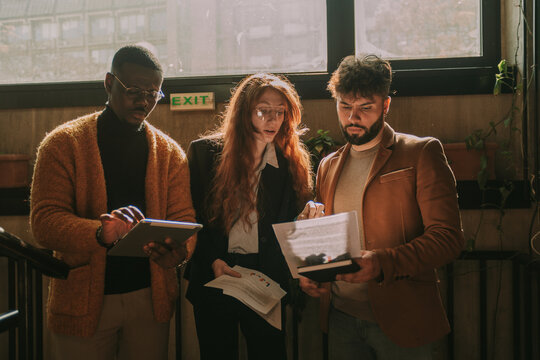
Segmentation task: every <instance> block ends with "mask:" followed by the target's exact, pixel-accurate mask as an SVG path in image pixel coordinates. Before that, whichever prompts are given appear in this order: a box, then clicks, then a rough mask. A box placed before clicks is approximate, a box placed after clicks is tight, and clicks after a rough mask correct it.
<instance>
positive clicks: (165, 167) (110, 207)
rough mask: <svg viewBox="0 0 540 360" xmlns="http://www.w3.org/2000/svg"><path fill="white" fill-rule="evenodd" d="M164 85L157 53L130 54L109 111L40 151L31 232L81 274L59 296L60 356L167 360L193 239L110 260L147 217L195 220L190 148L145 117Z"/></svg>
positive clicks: (54, 297)
mask: <svg viewBox="0 0 540 360" xmlns="http://www.w3.org/2000/svg"><path fill="white" fill-rule="evenodd" d="M162 81H163V75H162V69H161V66H160V64H159V62H158V60H157V59H156V57H155V56H154V55H153V54H152V53H151V52H149V51H148V50H147V49H145V48H143V47H139V46H126V47H123V48H121V49H120V50H118V52H117V53H116V54H115V56H114V58H113V62H112V68H111V72H110V73H107V76H106V78H105V89H106V91H107V94H108V102H107V106H106V108H105V110H103V111H101V112H97V113H94V114H89V115H86V116H83V117H80V118H78V119H75V120H73V121H70V122H67V123H65V124H63V125H60V126H59V127H57V128H56V129H54V130H53V131H52V132H51V133H50V134H48V135H47V136H46V137H45V139H44V140H43V141H42V143H41V145H40V146H39V149H38V153H37V161H36V166H35V170H34V177H33V181H32V191H31V214H30V217H31V226H32V231H33V233H34V236H35V238H36V240H37V242H39V243H40V244H41V245H43V246H44V247H46V248H48V249H51V250H53V251H54V254H55V256H56V257H58V258H60V259H62V260H63V261H65V262H66V263H67V264H68V265H70V266H71V271H70V273H69V276H68V278H67V279H66V280H59V279H51V283H50V288H49V299H48V306H47V318H48V326H49V328H50V330H51V332H52V344H53V351H54V358H55V359H74V358H77V359H78V360H81V359H89V360H90V359H92V360H93V359H95V360H98V359H99V360H103V359H110V360H113V359H163V360H166V359H167V351H168V339H169V335H168V334H169V321H170V319H171V316H172V314H173V312H174V305H175V301H176V299H177V296H178V286H177V278H176V271H175V266H176V265H178V264H180V263H182V262H183V260H185V259H187V258H189V256H190V255H191V253H192V250H193V248H194V241H195V240H194V239H190V240H189V241H188V243H187V245H186V246H185V248H182V247H177V248H175V247H173V246H172V242H171V241H170V239H166V240H165V241H166V244H168V245H164V246H163V245H159V244H158V243H150V244H149V245H147V246H146V247H145V251H146V252H147V253H148V254H149V257H147V258H136V257H116V256H108V255H107V250H108V249H109V248H110V247H111V246H112V244H113V243H114V242H115V241H116V240H118V239H119V238H120V237H122V236H123V235H124V234H125V233H126V232H127V231H128V230H129V229H130V228H131V227H132V226H133V225H134V224H135V223H136V222H137V221H139V220H140V219H141V218H143V217H144V216H145V215H146V216H147V217H150V218H157V219H167V220H182V221H194V220H195V212H194V210H193V207H192V203H191V196H190V191H189V189H190V185H189V169H188V164H187V159H186V156H185V154H184V151H183V150H182V149H181V148H180V146H179V145H178V144H177V143H176V142H175V141H174V140H173V139H171V138H170V137H168V136H167V135H165V134H164V133H162V132H161V131H159V130H158V129H156V128H155V127H153V126H152V125H150V124H149V123H148V122H147V121H146V120H145V119H146V117H147V116H148V115H149V114H150V113H151V112H152V110H153V109H154V107H155V106H156V103H157V101H159V99H161V98H162V97H163V93H162V92H161V84H162ZM143 214H144V215H143Z"/></svg>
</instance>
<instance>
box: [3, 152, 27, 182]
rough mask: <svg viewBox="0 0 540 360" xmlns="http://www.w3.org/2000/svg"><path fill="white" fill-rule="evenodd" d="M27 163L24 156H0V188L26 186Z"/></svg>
mask: <svg viewBox="0 0 540 360" xmlns="http://www.w3.org/2000/svg"><path fill="white" fill-rule="evenodd" d="M29 161H30V156H29V155H25V154H0V188H18V187H25V186H28V184H29V176H28V173H29V166H28V163H29Z"/></svg>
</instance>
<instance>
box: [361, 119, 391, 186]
mask: <svg viewBox="0 0 540 360" xmlns="http://www.w3.org/2000/svg"><path fill="white" fill-rule="evenodd" d="M394 134H395V133H394V130H393V129H392V128H391V127H390V125H388V124H387V123H385V124H384V130H383V137H382V140H381V144H380V146H379V151H378V152H377V156H376V157H375V161H373V165H372V166H371V171H370V172H369V176H368V179H367V182H366V186H367V185H368V184H369V183H371V181H373V179H374V178H375V177H376V176H377V174H378V173H379V172H380V171H381V169H382V168H383V166H384V164H386V162H387V161H388V159H389V158H390V155H392V150H391V146H392V145H394Z"/></svg>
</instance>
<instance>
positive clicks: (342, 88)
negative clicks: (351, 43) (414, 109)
mask: <svg viewBox="0 0 540 360" xmlns="http://www.w3.org/2000/svg"><path fill="white" fill-rule="evenodd" d="M391 83H392V67H391V66H390V63H389V62H388V61H386V60H383V59H381V58H380V57H378V56H377V55H365V56H358V57H356V56H354V55H350V56H347V57H346V58H345V59H343V60H342V61H341V63H340V64H339V66H338V68H337V70H336V71H334V73H333V74H332V77H331V78H330V81H329V82H328V87H327V89H328V90H329V91H330V92H331V93H332V97H334V98H336V96H337V94H354V95H355V96H361V97H364V98H371V97H373V95H379V96H381V97H382V98H386V97H387V96H388V95H389V94H390V84H391Z"/></svg>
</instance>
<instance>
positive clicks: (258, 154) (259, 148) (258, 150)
mask: <svg viewBox="0 0 540 360" xmlns="http://www.w3.org/2000/svg"><path fill="white" fill-rule="evenodd" d="M265 149H266V143H263V142H262V141H255V150H254V154H253V159H254V160H255V161H254V164H253V168H254V169H256V168H257V167H258V166H259V164H260V163H261V161H262V158H263V154H264V150H265Z"/></svg>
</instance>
